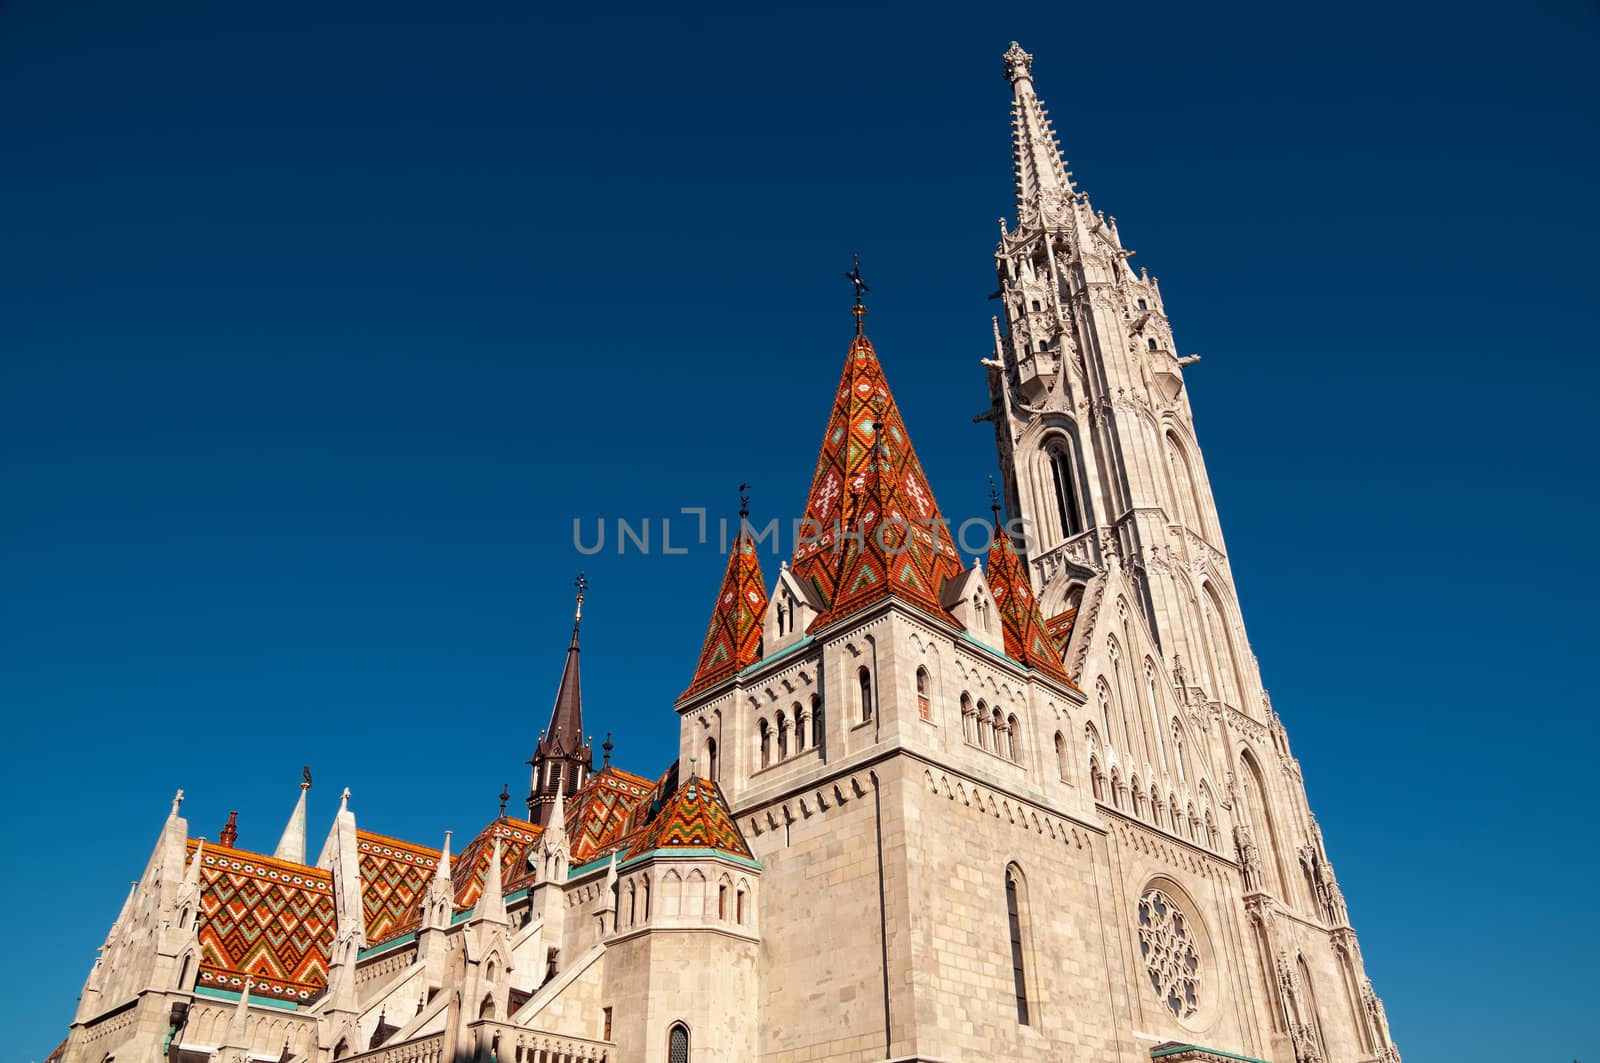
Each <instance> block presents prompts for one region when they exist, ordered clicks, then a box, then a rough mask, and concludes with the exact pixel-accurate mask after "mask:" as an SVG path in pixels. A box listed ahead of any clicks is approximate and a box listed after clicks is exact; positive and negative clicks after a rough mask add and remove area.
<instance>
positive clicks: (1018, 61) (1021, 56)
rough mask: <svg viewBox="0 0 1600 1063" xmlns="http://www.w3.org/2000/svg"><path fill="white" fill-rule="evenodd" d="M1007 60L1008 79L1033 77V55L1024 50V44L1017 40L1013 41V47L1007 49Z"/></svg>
mask: <svg viewBox="0 0 1600 1063" xmlns="http://www.w3.org/2000/svg"><path fill="white" fill-rule="evenodd" d="M1005 61H1006V80H1007V81H1016V80H1017V79H1018V78H1031V77H1033V56H1031V55H1029V54H1028V53H1027V52H1025V51H1023V50H1022V45H1020V44H1018V43H1017V42H1016V41H1012V42H1011V47H1009V48H1007V49H1006V54H1005Z"/></svg>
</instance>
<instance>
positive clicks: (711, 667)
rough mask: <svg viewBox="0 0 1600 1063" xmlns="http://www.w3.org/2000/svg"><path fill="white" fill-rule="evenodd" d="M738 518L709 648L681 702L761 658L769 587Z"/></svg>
mask: <svg viewBox="0 0 1600 1063" xmlns="http://www.w3.org/2000/svg"><path fill="white" fill-rule="evenodd" d="M743 518H744V514H743V513H742V512H741V514H740V529H739V535H738V538H736V539H735V540H734V541H733V549H732V550H730V551H729V552H728V568H727V571H726V572H725V573H723V576H722V588H721V589H720V590H718V591H717V601H716V604H715V605H714V606H713V607H712V609H711V623H710V625H709V626H708V627H707V629H706V641H705V645H704V646H703V647H702V648H701V650H700V663H699V664H698V665H696V666H695V670H694V678H693V679H691V680H690V681H689V688H688V689H687V690H685V691H684V692H683V693H682V694H680V695H679V697H680V698H685V697H688V696H689V695H690V694H696V693H699V692H700V691H702V690H704V689H705V688H706V687H709V686H712V685H714V684H716V683H720V682H722V681H723V680H724V679H730V678H732V677H733V676H734V675H735V674H736V673H737V672H738V671H739V670H740V669H742V668H745V667H748V666H749V665H751V664H754V663H755V662H756V661H759V660H760V659H761V630H762V623H763V621H764V620H765V619H766V615H767V586H766V581H765V580H763V579H762V578H761V561H760V559H759V558H758V557H757V556H756V544H755V541H754V539H752V538H751V536H750V533H749V532H748V531H747V530H745V528H744V527H743V523H744V521H743Z"/></svg>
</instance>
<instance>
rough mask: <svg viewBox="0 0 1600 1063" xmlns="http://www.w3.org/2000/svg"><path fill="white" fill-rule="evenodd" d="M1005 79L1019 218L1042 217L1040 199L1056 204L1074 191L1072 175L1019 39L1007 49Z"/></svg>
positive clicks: (1021, 221) (1026, 220)
mask: <svg viewBox="0 0 1600 1063" xmlns="http://www.w3.org/2000/svg"><path fill="white" fill-rule="evenodd" d="M1005 64H1006V80H1008V81H1010V82H1011V92H1012V104H1011V169H1012V174H1013V176H1014V178H1015V180H1016V185H1017V221H1018V223H1019V224H1021V225H1028V224H1029V223H1030V222H1034V221H1037V220H1038V218H1039V216H1040V215H1039V207H1040V201H1041V200H1042V199H1044V198H1046V197H1047V196H1048V197H1051V198H1053V199H1054V200H1055V203H1056V204H1057V209H1059V204H1061V203H1062V202H1064V200H1065V198H1066V197H1067V196H1069V195H1071V194H1072V191H1073V188H1072V177H1071V175H1070V174H1068V172H1067V168H1066V165H1065V163H1064V162H1063V161H1062V159H1061V145H1060V143H1059V142H1058V141H1057V140H1056V134H1055V130H1054V129H1053V128H1052V127H1051V125H1050V112H1049V111H1047V110H1045V109H1044V105H1043V104H1042V103H1040V102H1039V97H1038V96H1037V95H1035V94H1034V91H1033V56H1031V55H1029V54H1028V53H1027V52H1025V51H1023V50H1022V46H1021V45H1020V44H1018V43H1017V42H1016V41H1012V42H1011V47H1010V48H1008V49H1007V50H1006V54H1005Z"/></svg>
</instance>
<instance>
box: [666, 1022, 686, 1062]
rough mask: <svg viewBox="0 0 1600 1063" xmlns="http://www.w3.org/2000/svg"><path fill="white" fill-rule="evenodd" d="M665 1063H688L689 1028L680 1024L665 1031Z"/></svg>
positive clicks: (675, 1024)
mask: <svg viewBox="0 0 1600 1063" xmlns="http://www.w3.org/2000/svg"><path fill="white" fill-rule="evenodd" d="M667 1063H689V1027H687V1026H685V1025H684V1024H683V1023H681V1022H675V1023H673V1024H672V1029H670V1030H668V1031H667Z"/></svg>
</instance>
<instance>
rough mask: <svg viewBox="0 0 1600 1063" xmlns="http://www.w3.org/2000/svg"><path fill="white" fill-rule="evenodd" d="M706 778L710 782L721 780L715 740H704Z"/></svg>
mask: <svg viewBox="0 0 1600 1063" xmlns="http://www.w3.org/2000/svg"><path fill="white" fill-rule="evenodd" d="M706 778H708V779H710V780H711V781H712V782H716V781H717V780H718V779H720V778H721V772H720V771H719V765H718V764H717V740H716V739H715V738H707V739H706Z"/></svg>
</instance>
